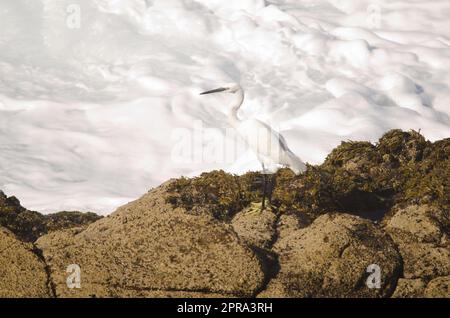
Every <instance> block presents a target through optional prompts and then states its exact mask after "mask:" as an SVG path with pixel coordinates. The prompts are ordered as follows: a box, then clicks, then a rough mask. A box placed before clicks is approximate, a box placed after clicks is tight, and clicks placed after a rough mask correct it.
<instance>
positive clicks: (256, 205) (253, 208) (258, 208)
mask: <svg viewBox="0 0 450 318" xmlns="http://www.w3.org/2000/svg"><path fill="white" fill-rule="evenodd" d="M264 211H272V205H271V204H270V203H268V202H266V204H265V206H264V207H263V205H262V202H253V203H251V205H250V208H249V210H248V212H247V213H249V214H260V213H262V212H264Z"/></svg>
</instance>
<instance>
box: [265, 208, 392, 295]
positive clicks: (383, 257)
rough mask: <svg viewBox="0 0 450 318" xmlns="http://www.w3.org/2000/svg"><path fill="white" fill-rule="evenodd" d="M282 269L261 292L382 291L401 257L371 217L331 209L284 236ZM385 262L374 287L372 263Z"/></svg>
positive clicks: (277, 246)
mask: <svg viewBox="0 0 450 318" xmlns="http://www.w3.org/2000/svg"><path fill="white" fill-rule="evenodd" d="M274 250H275V252H276V253H278V255H279V263H280V272H279V274H278V275H277V277H276V278H275V279H273V280H272V281H271V282H270V284H269V286H268V288H267V290H266V291H264V292H263V293H262V294H261V295H260V296H261V297H383V296H389V295H390V293H392V289H393V286H395V283H396V281H397V278H398V276H399V274H400V266H401V260H400V255H399V254H398V252H397V250H396V248H395V245H394V244H393V242H392V240H391V239H390V238H389V237H388V236H387V235H385V234H384V233H383V232H382V231H381V230H380V229H379V228H377V227H376V226H374V225H373V224H372V223H371V222H370V221H367V220H363V219H361V218H359V217H356V216H351V215H344V214H327V215H323V216H321V217H319V218H317V219H316V220H315V221H314V222H313V224H312V225H311V226H309V227H307V228H304V229H298V230H296V231H293V232H292V233H291V235H289V236H286V237H285V238H283V239H281V240H279V241H278V242H277V243H276V244H275V246H274ZM371 264H378V265H379V266H380V267H381V278H382V286H381V289H369V288H368V287H367V286H366V284H365V282H366V279H367V277H368V274H367V273H366V270H367V267H368V266H369V265H371Z"/></svg>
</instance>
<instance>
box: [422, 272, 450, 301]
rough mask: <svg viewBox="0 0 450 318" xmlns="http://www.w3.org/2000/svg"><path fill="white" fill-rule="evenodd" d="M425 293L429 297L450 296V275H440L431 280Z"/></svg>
mask: <svg viewBox="0 0 450 318" xmlns="http://www.w3.org/2000/svg"><path fill="white" fill-rule="evenodd" d="M424 295H425V297H429V298H450V276H443V277H438V278H435V279H433V280H432V281H430V282H429V283H428V285H427V288H426V289H425V292H424Z"/></svg>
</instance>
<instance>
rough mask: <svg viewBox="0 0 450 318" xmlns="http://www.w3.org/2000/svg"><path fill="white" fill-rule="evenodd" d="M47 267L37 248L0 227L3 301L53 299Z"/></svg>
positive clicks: (0, 286) (0, 265) (0, 283)
mask: <svg viewBox="0 0 450 318" xmlns="http://www.w3.org/2000/svg"><path fill="white" fill-rule="evenodd" d="M51 295H52V292H51V288H50V284H49V283H48V277H47V273H46V268H45V264H44V263H43V262H42V261H41V260H40V258H39V257H38V256H37V254H36V253H35V251H33V246H32V245H31V244H29V243H24V242H21V241H19V240H18V239H17V238H16V237H15V235H14V234H13V233H11V232H10V231H9V230H7V229H5V228H3V227H0V298H1V297H14V298H23V297H33V298H36V297H50V296H51Z"/></svg>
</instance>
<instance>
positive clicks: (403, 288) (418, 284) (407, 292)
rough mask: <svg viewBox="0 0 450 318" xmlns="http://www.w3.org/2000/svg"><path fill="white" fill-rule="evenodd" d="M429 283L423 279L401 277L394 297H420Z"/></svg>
mask: <svg viewBox="0 0 450 318" xmlns="http://www.w3.org/2000/svg"><path fill="white" fill-rule="evenodd" d="M426 286H427V284H426V283H425V281H424V280H423V279H420V278H418V279H405V278H400V279H399V280H398V282H397V287H396V288H395V292H394V294H393V295H392V297H393V298H420V297H423V292H424V290H425V287H426Z"/></svg>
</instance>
